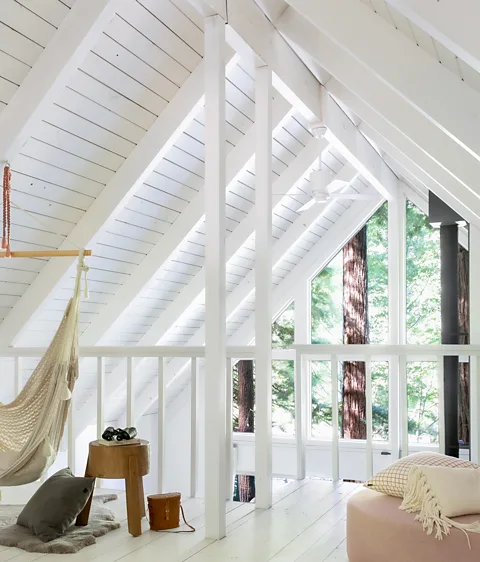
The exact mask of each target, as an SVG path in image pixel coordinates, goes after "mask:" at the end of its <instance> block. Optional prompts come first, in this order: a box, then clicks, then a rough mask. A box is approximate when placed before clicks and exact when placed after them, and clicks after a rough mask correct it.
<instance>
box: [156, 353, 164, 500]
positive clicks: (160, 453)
mask: <svg viewBox="0 0 480 562" xmlns="http://www.w3.org/2000/svg"><path fill="white" fill-rule="evenodd" d="M164 371H165V359H164V358H163V357H159V358H158V372H157V386H158V400H157V418H158V419H157V433H158V434H157V471H158V472H157V492H158V493H159V494H162V493H163V490H164V483H165V377H164Z"/></svg>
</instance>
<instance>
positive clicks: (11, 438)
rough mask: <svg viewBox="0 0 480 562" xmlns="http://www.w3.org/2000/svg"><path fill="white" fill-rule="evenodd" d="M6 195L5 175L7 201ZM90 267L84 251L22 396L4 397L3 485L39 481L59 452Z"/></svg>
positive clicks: (0, 435)
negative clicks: (69, 295)
mask: <svg viewBox="0 0 480 562" xmlns="http://www.w3.org/2000/svg"><path fill="white" fill-rule="evenodd" d="M8 173H9V170H8ZM8 183H9V182H8ZM8 191H9V189H8ZM5 199H6V197H5V179H4V205H5ZM7 199H9V197H8V198H7ZM7 203H8V201H7ZM8 231H9V229H8ZM9 242H10V240H9V232H8V236H7V241H5V237H4V240H3V242H2V246H3V247H7V245H8V253H10V248H9V246H10V244H9ZM12 254H13V253H12ZM87 270H88V268H87V266H86V265H85V263H84V259H83V252H79V261H78V269H77V277H76V281H75V289H74V292H73V297H72V299H71V300H70V301H69V303H68V305H67V308H66V310H65V314H64V315H63V318H62V321H61V322H60V326H59V328H58V330H57V332H56V334H55V336H54V338H53V340H52V342H51V344H50V346H49V347H48V349H47V351H46V353H45V355H44V356H43V358H42V359H41V360H40V362H39V364H38V366H37V368H36V369H35V371H34V372H33V374H32V375H31V376H30V378H29V379H28V382H27V383H26V385H25V386H24V388H23V389H22V390H21V392H20V393H19V394H18V396H17V398H16V399H15V400H14V401H13V402H11V403H10V404H1V403H0V486H18V485H21V484H28V483H30V482H34V481H35V480H37V479H38V478H40V476H42V474H43V473H44V472H46V470H47V469H48V468H49V467H50V466H51V465H52V464H53V462H54V460H55V458H56V455H57V453H58V449H59V446H60V441H61V439H62V436H63V430H64V427H65V423H66V420H67V415H68V408H69V406H70V402H71V400H70V398H71V396H72V391H73V388H74V386H75V382H76V380H77V378H78V315H79V305H80V293H81V278H82V273H84V274H85V275H86V272H87ZM85 282H86V280H85Z"/></svg>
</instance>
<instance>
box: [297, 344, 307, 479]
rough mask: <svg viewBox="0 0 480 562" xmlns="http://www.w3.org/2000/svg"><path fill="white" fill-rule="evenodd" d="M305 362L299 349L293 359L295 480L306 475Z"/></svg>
mask: <svg viewBox="0 0 480 562" xmlns="http://www.w3.org/2000/svg"><path fill="white" fill-rule="evenodd" d="M304 370H305V362H304V359H303V356H302V353H301V352H300V351H297V354H296V359H295V441H296V444H297V480H303V479H304V478H305V475H306V451H307V447H306V437H307V436H306V435H305V430H304V427H305V424H304V421H303V419H304V416H305V412H306V410H305V408H306V404H305V403H304V394H305V392H304V388H303V387H304V381H305V375H304Z"/></svg>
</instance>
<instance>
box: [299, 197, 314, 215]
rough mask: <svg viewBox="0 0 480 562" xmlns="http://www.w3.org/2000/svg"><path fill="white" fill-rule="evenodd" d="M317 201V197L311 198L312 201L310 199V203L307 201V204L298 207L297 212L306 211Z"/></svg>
mask: <svg viewBox="0 0 480 562" xmlns="http://www.w3.org/2000/svg"><path fill="white" fill-rule="evenodd" d="M316 203H317V202H316V201H315V199H310V201H308V203H305V205H303V206H302V207H300V209H298V211H297V213H303V211H306V210H308V209H310V208H311V207H313V206H314V205H315V204H316Z"/></svg>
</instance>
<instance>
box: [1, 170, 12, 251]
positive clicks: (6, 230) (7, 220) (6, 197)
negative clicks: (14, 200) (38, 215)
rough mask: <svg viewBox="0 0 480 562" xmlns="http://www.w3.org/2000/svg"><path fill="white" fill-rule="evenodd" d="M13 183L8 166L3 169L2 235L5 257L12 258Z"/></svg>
mask: <svg viewBox="0 0 480 562" xmlns="http://www.w3.org/2000/svg"><path fill="white" fill-rule="evenodd" d="M11 182H12V172H11V170H10V165H9V164H6V165H5V167H4V168H3V233H2V248H3V249H4V250H5V257H6V258H10V257H11V256H12V252H11V251H10V230H11V201H10V194H11Z"/></svg>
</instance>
